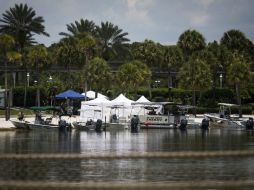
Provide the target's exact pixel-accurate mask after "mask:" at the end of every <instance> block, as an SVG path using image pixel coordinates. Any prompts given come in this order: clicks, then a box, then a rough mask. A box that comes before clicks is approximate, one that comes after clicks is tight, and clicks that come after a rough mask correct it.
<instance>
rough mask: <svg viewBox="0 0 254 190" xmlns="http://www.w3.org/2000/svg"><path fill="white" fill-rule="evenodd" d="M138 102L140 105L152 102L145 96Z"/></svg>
mask: <svg viewBox="0 0 254 190" xmlns="http://www.w3.org/2000/svg"><path fill="white" fill-rule="evenodd" d="M136 102H138V103H146V102H150V101H149V100H148V99H146V97H145V96H141V97H140V98H139V99H138V100H137V101H136Z"/></svg>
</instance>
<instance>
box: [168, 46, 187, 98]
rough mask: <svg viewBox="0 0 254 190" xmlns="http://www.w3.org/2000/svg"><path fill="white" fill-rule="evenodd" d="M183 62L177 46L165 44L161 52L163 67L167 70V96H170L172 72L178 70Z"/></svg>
mask: <svg viewBox="0 0 254 190" xmlns="http://www.w3.org/2000/svg"><path fill="white" fill-rule="evenodd" d="M182 64H183V53H182V51H181V49H180V48H179V47H178V46H165V47H164V52H163V68H165V69H166V70H167V72H168V97H169V99H170V98H171V88H172V87H173V82H172V72H173V71H179V69H180V67H181V66H182Z"/></svg>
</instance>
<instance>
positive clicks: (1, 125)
mask: <svg viewBox="0 0 254 190" xmlns="http://www.w3.org/2000/svg"><path fill="white" fill-rule="evenodd" d="M78 117H79V116H78ZM203 117H204V115H203V114H198V115H196V119H197V120H200V119H201V118H203ZM249 117H252V118H254V115H243V118H245V119H246V118H249ZM10 119H16V117H11V118H10ZM33 119H34V117H33V116H32V115H31V116H30V115H29V116H27V117H26V120H28V121H32V120H33ZM72 119H73V121H74V120H75V121H77V116H75V117H72V118H71V120H72ZM15 130H16V128H15V126H14V125H13V124H12V123H11V121H10V120H8V121H5V118H4V117H0V132H1V131H15Z"/></svg>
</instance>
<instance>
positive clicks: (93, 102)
mask: <svg viewBox="0 0 254 190" xmlns="http://www.w3.org/2000/svg"><path fill="white" fill-rule="evenodd" d="M110 102H111V101H109V100H108V99H107V98H105V97H104V96H99V97H98V98H95V99H94V100H90V101H82V105H104V104H105V105H108V104H110Z"/></svg>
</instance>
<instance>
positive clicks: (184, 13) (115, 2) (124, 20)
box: [0, 0, 254, 46]
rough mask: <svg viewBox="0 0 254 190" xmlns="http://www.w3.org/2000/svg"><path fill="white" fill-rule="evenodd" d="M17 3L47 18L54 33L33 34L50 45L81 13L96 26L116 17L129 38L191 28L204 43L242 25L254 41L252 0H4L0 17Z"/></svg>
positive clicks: (161, 38)
mask: <svg viewBox="0 0 254 190" xmlns="http://www.w3.org/2000/svg"><path fill="white" fill-rule="evenodd" d="M16 3H18V4H19V3H26V4H27V5H28V6H30V7H32V8H33V9H34V10H35V11H36V15H37V16H42V17H43V18H44V20H45V23H44V25H45V28H46V29H45V30H46V32H47V33H49V34H50V37H44V36H38V35H35V36H34V37H35V39H36V40H37V41H38V42H39V43H43V44H45V45H46V46H49V45H50V44H52V43H55V42H58V41H59V39H60V38H61V36H60V35H59V32H67V28H66V24H70V23H73V22H74V21H76V20H78V21H79V20H80V19H81V18H83V19H88V20H92V21H94V22H95V24H97V25H100V23H101V22H105V21H109V22H112V23H113V24H114V25H117V26H118V27H119V28H121V29H123V32H128V38H129V39H130V40H131V42H135V41H138V42H142V41H144V40H145V39H150V40H153V41H155V42H159V43H161V44H163V45H172V44H176V43H177V41H178V38H179V36H180V35H181V34H182V33H183V32H184V31H185V30H188V29H191V30H193V29H195V30H197V31H199V32H200V33H201V34H203V36H204V37H205V39H206V42H212V41H214V40H217V41H219V40H220V38H221V37H222V36H223V34H224V32H226V31H228V30H230V29H238V30H241V31H242V32H243V33H244V34H245V35H246V37H247V38H248V39H250V40H251V41H252V42H254V14H253V10H254V0H0V16H1V17H2V14H3V13H4V12H5V11H6V10H8V9H9V8H10V7H13V6H14V5H15V4H16Z"/></svg>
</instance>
